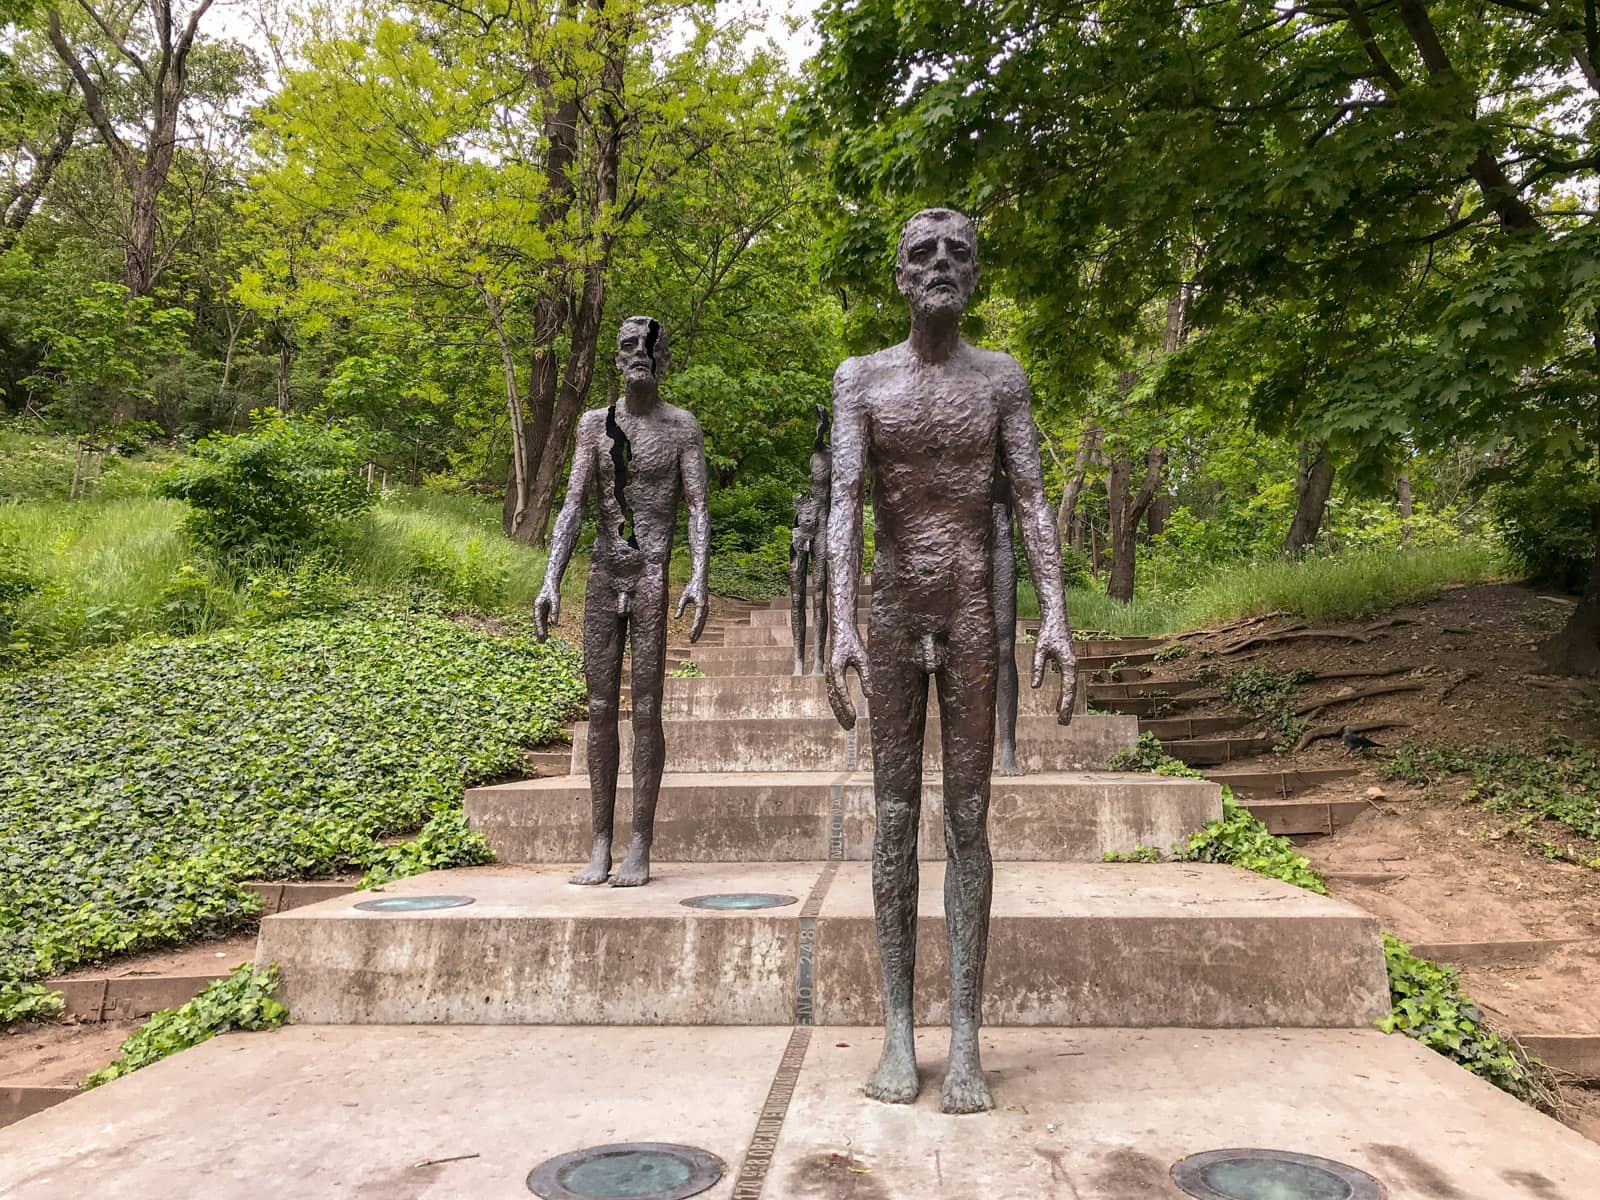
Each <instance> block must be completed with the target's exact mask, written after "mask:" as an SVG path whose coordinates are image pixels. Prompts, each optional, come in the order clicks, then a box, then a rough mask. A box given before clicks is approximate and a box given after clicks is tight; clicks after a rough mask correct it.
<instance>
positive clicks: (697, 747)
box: [572, 713, 1138, 774]
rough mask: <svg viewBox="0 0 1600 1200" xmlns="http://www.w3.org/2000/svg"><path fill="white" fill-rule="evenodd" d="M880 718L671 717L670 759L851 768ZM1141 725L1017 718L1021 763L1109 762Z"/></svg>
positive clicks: (931, 731)
mask: <svg viewBox="0 0 1600 1200" xmlns="http://www.w3.org/2000/svg"><path fill="white" fill-rule="evenodd" d="M871 726H872V722H871V721H870V719H863V720H861V721H858V722H857V724H856V728H855V729H854V730H852V731H850V732H849V733H847V732H845V730H843V729H841V728H840V727H839V723H838V722H837V721H835V720H834V719H833V718H832V717H831V716H830V717H798V718H792V719H789V720H770V719H761V718H739V717H730V718H724V719H719V720H698V721H666V722H664V727H665V733H666V743H667V763H668V765H670V766H671V767H672V769H673V770H674V771H851V770H855V769H856V768H857V767H858V766H859V767H862V768H863V769H865V768H866V767H867V766H868V765H869V764H870V763H871V761H872V733H871ZM1137 736H1138V723H1137V722H1136V721H1134V720H1133V718H1131V717H1121V716H1104V715H1097V714H1089V713H1080V714H1079V715H1078V716H1076V717H1074V718H1073V721H1072V724H1071V725H1070V726H1062V725H1059V724H1057V722H1056V719H1055V718H1054V717H1042V716H1031V715H1030V716H1019V717H1018V718H1017V761H1018V763H1020V764H1021V765H1022V767H1023V769H1024V770H1027V771H1080V770H1094V769H1097V768H1100V767H1104V766H1105V765H1106V763H1107V762H1108V761H1110V759H1111V756H1112V755H1113V754H1115V753H1117V751H1119V750H1122V749H1124V748H1126V747H1128V746H1131V745H1132V744H1133V742H1134V740H1135V738H1136V737H1137ZM618 737H619V739H620V742H621V759H620V766H621V770H622V771H624V772H631V771H632V770H633V727H632V725H631V724H630V723H628V722H619V724H618ZM939 737H940V723H939V720H938V718H937V714H936V713H933V714H930V715H929V718H928V722H927V726H926V729H925V731H924V742H923V745H924V753H923V767H924V769H925V770H930V771H937V770H940V769H941V766H942V755H941V752H940V743H939ZM588 741H589V724H588V722H587V721H584V722H580V723H579V724H577V725H575V726H574V727H573V731H572V772H573V773H574V774H580V773H586V772H587V771H588Z"/></svg>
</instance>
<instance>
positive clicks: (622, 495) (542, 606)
mask: <svg viewBox="0 0 1600 1200" xmlns="http://www.w3.org/2000/svg"><path fill="white" fill-rule="evenodd" d="M667 363H668V352H667V332H666V330H665V329H664V328H663V327H662V325H661V322H659V321H657V320H655V319H653V318H651V317H629V318H628V319H627V320H626V321H624V322H623V323H622V328H621V329H620V330H619V331H618V333H617V371H618V373H619V374H620V375H621V376H622V379H623V384H624V394H623V398H622V400H621V401H619V402H618V403H616V404H613V405H611V406H610V407H609V408H603V409H593V410H591V411H590V412H587V413H585V414H584V415H583V419H582V420H581V421H579V422H578V444H577V448H576V449H575V450H574V451H573V454H572V475H571V477H570V478H569V479H568V480H567V499H566V503H565V504H564V505H562V508H561V515H560V516H559V517H557V518H556V526H555V532H554V534H553V535H552V536H551V540H550V561H549V564H548V565H547V567H546V570H545V576H544V586H543V587H542V588H541V589H540V591H539V598H538V599H537V600H535V601H534V605H533V620H534V629H535V631H536V632H537V634H538V637H539V640H540V641H543V640H544V638H545V637H546V636H547V634H548V632H549V626H551V625H554V624H555V623H556V621H557V620H558V619H559V618H560V614H561V577H562V576H563V575H564V574H565V573H566V570H567V563H568V561H569V560H570V559H571V557H572V549H573V547H574V546H575V545H576V544H577V541H578V531H579V530H580V529H581V528H582V526H583V509H584V503H585V501H586V499H587V497H588V496H589V494H590V492H593V493H594V496H595V504H596V507H597V509H598V511H599V517H598V520H597V522H596V525H597V530H596V535H595V542H594V555H593V557H592V559H591V561H590V563H589V583H588V587H587V590H586V591H585V592H584V598H583V674H584V682H585V683H586V684H587V685H588V690H589V747H588V749H589V797H590V804H591V805H592V814H591V819H592V828H593V835H594V847H593V852H592V855H591V857H590V859H589V865H588V867H587V868H585V869H584V870H583V871H581V872H579V873H578V874H576V875H574V876H573V877H572V882H573V883H581V884H600V883H604V882H605V881H606V878H607V877H608V876H610V875H611V827H612V817H613V814H614V813H615V811H616V804H617V768H618V758H619V755H620V748H619V742H618V737H617V713H618V701H619V699H620V695H621V688H622V653H623V646H624V643H628V644H629V647H630V649H631V651H632V655H633V839H632V841H631V842H630V843H629V845H628V853H627V857H625V858H624V859H623V861H622V866H621V867H619V868H618V869H617V873H616V875H615V876H612V878H611V883H612V886H614V887H636V886H638V885H639V884H642V883H648V882H649V881H650V840H651V836H652V834H653V832H654V829H655V817H656V797H657V795H658V794H659V793H660V790H661V773H662V771H663V769H664V766H665V759H666V739H665V735H664V733H663V731H662V728H661V689H662V684H663V680H664V679H665V678H666V672H667V565H668V562H669V561H670V559H671V557H672V534H673V529H674V526H675V525H676V524H677V519H678V499H679V497H680V496H681V497H682V498H683V499H684V501H685V502H686V503H687V505H688V508H689V557H690V561H691V567H690V571H691V574H690V579H689V584H688V586H687V587H685V588H684V590H683V596H682V597H681V598H680V599H679V601H678V615H679V616H682V615H683V610H684V607H685V606H686V605H689V604H693V605H694V606H695V616H694V626H693V628H691V629H690V631H689V640H690V641H691V642H694V641H699V639H700V633H701V631H702V630H703V629H704V628H705V623H706V575H707V571H708V569H709V547H710V545H711V522H710V518H709V516H708V514H707V510H706V456H705V440H704V438H703V437H702V435H701V433H700V423H699V422H698V421H696V420H695V419H694V417H693V416H692V415H691V414H690V413H687V412H685V411H684V410H683V409H681V408H676V407H674V406H673V405H671V404H668V403H667V402H666V401H664V400H662V399H661V393H660V382H661V377H662V376H663V375H665V374H666V372H667Z"/></svg>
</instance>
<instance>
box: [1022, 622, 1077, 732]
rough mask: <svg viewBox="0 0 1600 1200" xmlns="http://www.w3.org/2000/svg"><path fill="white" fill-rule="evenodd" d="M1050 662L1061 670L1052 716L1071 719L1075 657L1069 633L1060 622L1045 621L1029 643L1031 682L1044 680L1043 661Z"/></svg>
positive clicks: (1074, 689)
mask: <svg viewBox="0 0 1600 1200" xmlns="http://www.w3.org/2000/svg"><path fill="white" fill-rule="evenodd" d="M1047 662H1054V663H1055V665H1056V668H1057V669H1058V670H1059V671H1060V672H1061V696H1060V698H1059V699H1058V700H1057V701H1056V720H1057V721H1059V722H1060V723H1061V724H1063V725H1070V724H1071V723H1072V706H1073V702H1074V701H1075V700H1076V699H1077V695H1078V659H1077V657H1076V656H1075V655H1074V654H1073V653H1072V634H1070V633H1069V632H1067V629H1066V627H1065V626H1064V625H1046V626H1043V627H1041V628H1040V630H1039V640H1038V641H1037V642H1035V643H1034V647H1033V686H1034V687H1038V686H1039V685H1040V684H1042V683H1044V667H1045V663H1047Z"/></svg>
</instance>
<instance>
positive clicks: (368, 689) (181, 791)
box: [0, 609, 583, 980]
mask: <svg viewBox="0 0 1600 1200" xmlns="http://www.w3.org/2000/svg"><path fill="white" fill-rule="evenodd" d="M582 699H583V685H582V682H581V681H580V679H579V675H578V656H577V653H576V651H574V650H573V648H572V647H571V646H569V645H567V644H566V643H564V642H560V641H551V642H549V643H546V644H544V645H539V644H536V643H535V642H533V641H532V640H531V639H525V638H519V637H494V636H490V635H488V634H485V633H483V632H480V631H478V630H476V629H472V628H469V627H467V626H464V625H460V624H457V623H455V622H452V621H448V620H444V619H442V618H439V617H433V616H428V615H425V614H419V613H415V612H406V613H395V612H389V611H385V610H381V609H357V610H355V611H353V612H351V613H350V614H348V615H342V616H339V617H335V618H333V619H323V620H298V621H286V622H283V623H281V624H277V625H273V626H269V627H267V628H263V629H239V628H233V629H225V630H222V631H220V632H218V633H213V634H209V635H206V636H204V637H199V638H189V639H184V640H181V641H168V642H160V641H152V642H142V643H139V644H136V645H133V646H128V647H123V648H121V649H119V650H115V651H112V652H110V653H108V654H104V655H100V656H97V657H95V658H93V659H88V660H84V661H81V662H72V663H66V664H60V665H58V666H56V667H52V668H49V669H45V670H39V671H34V672H32V673H29V674H26V675H17V676H11V677H5V678H0V746H4V747H5V753H4V754H3V755H0V980H8V979H10V980H26V979H34V978H39V977H41V976H43V975H46V974H49V973H51V972H54V971H59V970H64V969H66V968H69V967H71V966H74V965H76V964H78V963H81V962H86V961H93V960H95V959H98V958H103V957H105V956H107V955H110V954H116V953H122V952H126V951H132V950H137V949H141V948H144V947H147V946H153V945H161V944H169V943H173V942H179V941H183V940H186V939H188V938H192V937H194V936H197V935H200V934H206V933H222V932H227V931H229V930H232V929H236V928H238V927H239V926H241V925H243V924H247V923H248V922H250V921H252V920H253V919H255V917H256V915H257V913H258V911H259V907H260V905H259V902H258V901H257V899H256V897H255V895H254V894H253V893H252V892H250V891H249V890H248V889H246V888H244V887H242V886H241V885H242V884H243V883H244V882H246V881H248V880H252V879H288V878H315V877H326V876H329V875H334V874H339V873H342V872H346V871H351V870H365V869H367V868H369V867H372V866H374V865H376V864H379V863H381V862H385V861H388V860H389V858H390V853H391V851H390V847H388V846H387V845H385V842H386V841H387V840H388V839H392V838H393V837H395V836H397V835H402V834H410V833H413V832H415V831H416V830H418V829H419V828H422V827H423V826H424V824H425V823H427V822H429V821H430V819H437V818H438V814H439V813H440V812H441V811H442V810H445V809H454V810H459V808H460V804H461V790H462V788H463V786H465V785H470V784H473V783H477V782H481V781H484V780H488V779H494V778H499V777H504V776H505V775H506V774H507V773H508V772H511V771H514V770H517V769H519V768H520V767H521V765H522V759H521V757H520V754H519V751H520V749H521V748H522V747H526V746H533V745H539V744H542V743H545V742H549V741H552V740H555V739H556V738H558V737H559V736H560V734H561V722H562V721H563V719H565V718H566V717H568V716H569V715H572V714H573V713H574V712H575V711H576V710H577V708H578V707H579V705H580V704H581V703H582ZM447 832H448V826H447V824H446V823H444V822H441V823H440V824H439V825H437V826H436V827H435V829H434V831H433V833H432V834H430V835H429V836H428V839H427V840H426V841H425V842H424V845H423V846H422V847H420V848H419V850H418V853H421V852H430V853H431V852H433V851H434V850H441V849H442V847H443V844H444V842H445V841H446V837H445V835H446V833H447Z"/></svg>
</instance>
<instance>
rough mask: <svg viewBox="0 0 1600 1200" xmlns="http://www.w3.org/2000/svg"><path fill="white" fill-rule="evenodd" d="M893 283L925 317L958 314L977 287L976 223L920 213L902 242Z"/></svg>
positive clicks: (912, 306) (954, 217) (912, 307)
mask: <svg viewBox="0 0 1600 1200" xmlns="http://www.w3.org/2000/svg"><path fill="white" fill-rule="evenodd" d="M895 283H896V284H898V285H899V287H900V292H901V294H902V295H903V296H905V298H906V299H907V300H908V301H909V302H910V304H911V310H912V311H913V312H916V313H921V314H923V315H925V316H941V315H943V316H948V315H956V316H959V315H960V314H961V313H963V312H965V311H966V309H967V301H968V300H970V299H972V293H973V290H974V289H975V288H976V287H977V286H978V247H977V242H976V239H975V238H974V237H973V231H972V224H971V222H969V221H968V220H967V219H966V218H965V217H962V216H960V215H958V214H955V213H950V214H943V213H935V214H931V215H925V214H918V215H917V216H915V217H912V218H911V220H910V221H909V222H907V224H906V228H905V230H904V232H903V233H902V235H901V238H900V253H899V256H898V261H897V263H896V266H895Z"/></svg>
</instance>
